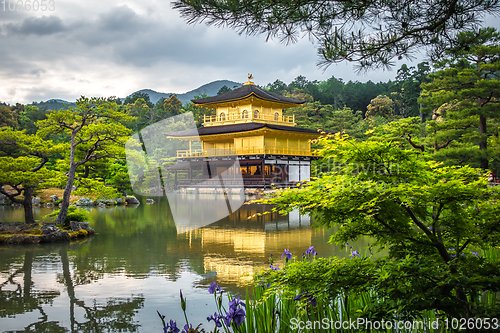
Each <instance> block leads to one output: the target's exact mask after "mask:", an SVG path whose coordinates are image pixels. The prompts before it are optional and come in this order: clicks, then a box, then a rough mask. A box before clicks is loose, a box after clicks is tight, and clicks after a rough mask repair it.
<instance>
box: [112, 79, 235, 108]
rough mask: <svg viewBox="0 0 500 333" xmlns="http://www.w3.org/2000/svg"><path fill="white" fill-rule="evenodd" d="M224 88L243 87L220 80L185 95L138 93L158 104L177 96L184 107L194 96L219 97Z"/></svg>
mask: <svg viewBox="0 0 500 333" xmlns="http://www.w3.org/2000/svg"><path fill="white" fill-rule="evenodd" d="M223 86H227V87H228V88H230V89H234V88H239V87H241V83H238V82H234V81H229V80H218V81H213V82H210V83H207V84H204V85H202V86H201V87H198V88H196V89H194V90H191V91H188V92H186V93H184V94H178V93H162V92H157V91H154V90H151V89H142V90H138V91H136V92H140V93H146V94H148V95H149V99H150V100H151V102H153V103H156V102H158V100H159V99H160V98H162V97H164V98H169V97H170V95H175V97H177V98H178V99H179V100H180V101H181V102H182V104H183V105H184V104H186V103H189V102H190V101H191V100H192V99H193V98H194V96H200V95H202V94H207V95H208V96H215V95H217V92H218V91H219V89H220V88H222V87H223ZM136 92H133V93H132V94H130V95H129V96H131V95H133V94H135V93H136ZM127 97H128V96H127ZM121 100H122V101H124V100H125V98H122V99H121Z"/></svg>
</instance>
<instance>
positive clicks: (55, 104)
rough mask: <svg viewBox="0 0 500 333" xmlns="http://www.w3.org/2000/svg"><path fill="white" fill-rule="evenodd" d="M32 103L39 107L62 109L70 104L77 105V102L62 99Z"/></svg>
mask: <svg viewBox="0 0 500 333" xmlns="http://www.w3.org/2000/svg"><path fill="white" fill-rule="evenodd" d="M30 105H34V106H36V107H37V108H39V109H46V110H60V109H67V108H68V107H69V106H76V103H74V102H68V101H64V100H62V99H49V100H48V101H45V102H43V101H42V102H33V103H31V104H30Z"/></svg>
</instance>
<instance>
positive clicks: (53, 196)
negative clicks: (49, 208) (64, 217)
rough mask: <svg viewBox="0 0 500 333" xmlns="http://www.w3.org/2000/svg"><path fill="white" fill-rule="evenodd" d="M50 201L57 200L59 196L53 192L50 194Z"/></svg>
mask: <svg viewBox="0 0 500 333" xmlns="http://www.w3.org/2000/svg"><path fill="white" fill-rule="evenodd" d="M50 201H52V202H56V201H59V197H58V196H57V195H55V194H53V195H51V196H50Z"/></svg>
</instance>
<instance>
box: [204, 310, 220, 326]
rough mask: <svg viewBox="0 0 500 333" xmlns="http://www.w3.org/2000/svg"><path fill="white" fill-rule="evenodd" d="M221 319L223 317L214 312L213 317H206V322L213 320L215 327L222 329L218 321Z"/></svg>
mask: <svg viewBox="0 0 500 333" xmlns="http://www.w3.org/2000/svg"><path fill="white" fill-rule="evenodd" d="M223 318H224V316H221V315H220V314H218V313H217V312H215V313H214V315H213V316H210V317H207V320H208V321H211V320H213V321H214V323H215V326H217V327H222V323H221V321H220V320H221V319H223Z"/></svg>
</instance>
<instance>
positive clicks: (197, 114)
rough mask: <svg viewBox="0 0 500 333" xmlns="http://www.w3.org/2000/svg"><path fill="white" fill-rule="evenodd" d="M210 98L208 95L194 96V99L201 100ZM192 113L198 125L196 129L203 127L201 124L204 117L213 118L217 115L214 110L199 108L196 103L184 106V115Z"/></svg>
mask: <svg viewBox="0 0 500 333" xmlns="http://www.w3.org/2000/svg"><path fill="white" fill-rule="evenodd" d="M207 97H209V96H208V95H207V94H201V95H199V96H198V95H197V96H194V98H193V99H201V98H207ZM188 112H192V113H193V117H194V122H195V123H196V127H201V124H203V119H204V118H203V117H204V116H211V115H213V114H214V113H215V110H214V109H210V108H205V107H198V106H196V105H195V104H194V103H192V102H190V103H187V104H186V105H184V107H183V108H182V113H188Z"/></svg>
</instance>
